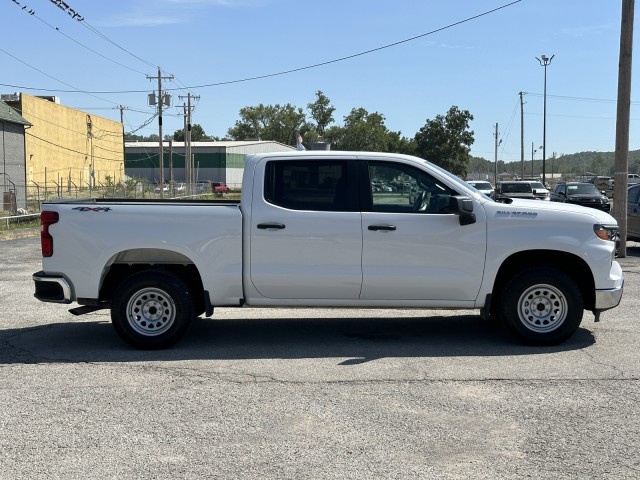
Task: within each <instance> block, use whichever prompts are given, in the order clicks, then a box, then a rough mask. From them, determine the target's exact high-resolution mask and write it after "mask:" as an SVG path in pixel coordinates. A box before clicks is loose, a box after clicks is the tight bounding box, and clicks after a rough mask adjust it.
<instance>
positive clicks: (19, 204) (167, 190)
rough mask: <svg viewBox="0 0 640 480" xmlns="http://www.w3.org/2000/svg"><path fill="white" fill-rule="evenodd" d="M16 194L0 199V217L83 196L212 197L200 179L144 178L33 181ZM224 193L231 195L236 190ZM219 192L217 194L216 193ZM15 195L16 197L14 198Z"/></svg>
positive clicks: (32, 210)
mask: <svg viewBox="0 0 640 480" xmlns="http://www.w3.org/2000/svg"><path fill="white" fill-rule="evenodd" d="M16 190H17V191H18V192H17V195H15V194H14V197H13V198H14V201H13V202H8V201H7V202H0V217H6V216H14V215H17V214H32V213H38V212H40V211H41V207H42V204H43V203H44V202H48V201H56V200H82V199H88V198H131V199H145V198H147V199H161V198H165V199H168V198H172V199H181V198H183V199H188V198H208V197H210V196H211V197H212V198H214V197H213V190H212V187H211V185H210V184H208V183H205V182H199V183H197V184H192V185H189V184H185V183H174V184H165V185H164V186H160V185H156V184H154V183H151V182H148V181H146V180H143V179H139V180H128V181H126V182H123V183H118V184H98V185H96V186H93V187H89V186H87V185H84V186H76V185H74V184H73V183H70V184H67V183H65V184H64V185H53V186H52V185H51V184H48V185H47V186H44V185H38V184H36V183H35V182H33V183H32V184H31V185H27V186H26V187H24V186H22V188H20V186H18V188H17V189H16ZM238 191H239V189H238V190H237V191H236V192H232V193H229V194H227V193H225V196H231V197H232V198H233V196H234V194H237V192H238ZM217 196H220V195H217ZM16 198H17V201H15V200H16Z"/></svg>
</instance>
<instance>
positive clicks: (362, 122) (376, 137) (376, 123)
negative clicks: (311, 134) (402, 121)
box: [329, 108, 391, 152]
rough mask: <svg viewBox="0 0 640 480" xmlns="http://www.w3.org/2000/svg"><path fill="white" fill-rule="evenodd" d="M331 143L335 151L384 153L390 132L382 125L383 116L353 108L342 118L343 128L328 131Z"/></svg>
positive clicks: (387, 145)
mask: <svg viewBox="0 0 640 480" xmlns="http://www.w3.org/2000/svg"><path fill="white" fill-rule="evenodd" d="M329 133H330V135H329V137H330V138H331V143H332V145H334V146H335V147H336V149H337V150H350V151H354V150H362V151H368V152H386V151H388V148H389V143H390V140H391V138H390V132H389V129H387V127H386V126H385V124H384V115H382V114H380V113H378V112H374V113H369V112H367V111H366V110H365V109H364V108H354V109H352V110H351V113H349V115H347V116H346V117H344V126H343V127H341V128H333V127H332V128H331V129H330V130H329Z"/></svg>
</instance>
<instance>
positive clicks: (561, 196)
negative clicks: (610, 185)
mask: <svg viewBox="0 0 640 480" xmlns="http://www.w3.org/2000/svg"><path fill="white" fill-rule="evenodd" d="M551 201H552V202H564V203H573V204H575V205H582V206H583V207H591V208H597V209H598V210H602V211H605V212H609V211H611V202H610V201H609V197H607V196H606V195H605V194H604V192H603V191H600V190H598V188H597V187H596V186H595V185H594V184H593V183H583V182H563V183H559V184H557V185H556V188H555V190H554V191H553V192H552V193H551Z"/></svg>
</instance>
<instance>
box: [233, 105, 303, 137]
mask: <svg viewBox="0 0 640 480" xmlns="http://www.w3.org/2000/svg"><path fill="white" fill-rule="evenodd" d="M308 128H309V127H308V125H307V121H306V116H305V114H304V112H303V110H302V109H301V108H297V107H294V106H293V105H291V104H290V103H287V104H286V105H263V104H262V103H261V104H260V105H258V106H257V107H244V108H242V109H241V110H240V119H239V120H236V123H235V125H234V126H233V127H231V128H230V129H229V130H228V132H227V135H228V136H229V138H231V139H232V140H254V139H255V140H273V141H275V142H280V143H284V144H285V145H295V143H296V132H298V131H300V132H301V133H304V132H306V131H307V130H308Z"/></svg>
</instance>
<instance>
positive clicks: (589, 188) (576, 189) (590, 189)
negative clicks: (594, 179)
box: [567, 183, 600, 195]
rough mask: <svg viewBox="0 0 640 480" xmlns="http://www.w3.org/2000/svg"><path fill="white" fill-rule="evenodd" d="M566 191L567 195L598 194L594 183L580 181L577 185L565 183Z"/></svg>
mask: <svg viewBox="0 0 640 480" xmlns="http://www.w3.org/2000/svg"><path fill="white" fill-rule="evenodd" d="M567 193H568V194H569V195H576V194H592V193H595V194H599V193H600V192H599V191H598V189H597V188H596V186H595V185H593V184H591V183H581V184H579V185H567Z"/></svg>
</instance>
